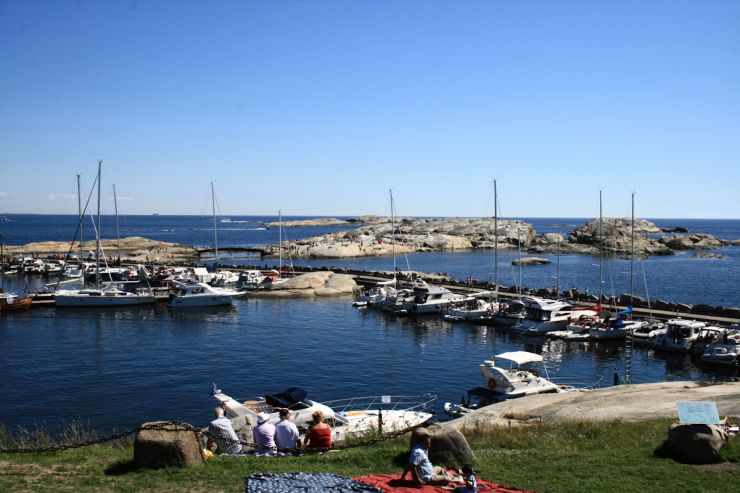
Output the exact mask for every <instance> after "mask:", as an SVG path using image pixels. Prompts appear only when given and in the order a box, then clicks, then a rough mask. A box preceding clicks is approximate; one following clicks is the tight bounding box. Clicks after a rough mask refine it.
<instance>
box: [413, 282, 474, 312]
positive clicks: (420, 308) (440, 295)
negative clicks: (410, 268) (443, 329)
mask: <svg viewBox="0 0 740 493" xmlns="http://www.w3.org/2000/svg"><path fill="white" fill-rule="evenodd" d="M472 299H473V297H472V296H469V295H463V294H457V293H453V292H452V291H450V290H449V289H447V288H445V287H443V286H438V285H435V284H428V283H427V282H426V281H424V280H423V279H417V280H415V281H414V288H413V298H412V299H410V300H408V301H405V302H403V304H402V309H404V310H407V311H408V312H409V313H415V314H429V313H441V312H442V311H443V310H445V309H446V308H447V307H449V306H450V303H463V302H466V301H470V300H472Z"/></svg>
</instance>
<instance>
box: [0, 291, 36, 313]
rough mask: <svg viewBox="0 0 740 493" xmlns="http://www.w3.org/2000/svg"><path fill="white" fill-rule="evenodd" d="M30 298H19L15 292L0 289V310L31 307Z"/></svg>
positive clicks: (7, 310) (16, 309) (8, 310)
mask: <svg viewBox="0 0 740 493" xmlns="http://www.w3.org/2000/svg"><path fill="white" fill-rule="evenodd" d="M31 301H32V300H31V298H19V297H18V295H17V294H15V293H5V292H3V290H2V289H0V312H10V311H18V310H26V309H28V308H30V307H31Z"/></svg>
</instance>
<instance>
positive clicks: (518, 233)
mask: <svg viewBox="0 0 740 493" xmlns="http://www.w3.org/2000/svg"><path fill="white" fill-rule="evenodd" d="M519 226H520V224H519V223H517V225H516V244H517V247H518V248H519V286H518V287H517V294H519V296H521V295H522V236H521V230H520V229H519Z"/></svg>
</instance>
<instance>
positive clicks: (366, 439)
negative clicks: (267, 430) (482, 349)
mask: <svg viewBox="0 0 740 493" xmlns="http://www.w3.org/2000/svg"><path fill="white" fill-rule="evenodd" d="M426 424H428V423H422V424H418V425H414V426H409V427H406V428H403V429H400V430H396V431H393V432H389V433H382V434H380V433H373V432H368V434H367V435H364V436H362V437H358V438H356V439H355V438H352V439H349V440H346V439H345V440H343V441H342V442H339V443H335V444H334V445H333V446H332V448H331V449H326V448H305V449H301V448H278V447H271V448H270V447H263V446H259V447H257V446H256V445H255V444H254V443H250V442H244V441H241V440H233V439H230V438H226V437H223V436H221V435H217V434H214V433H212V432H210V431H208V430H205V429H201V428H197V427H195V426H193V425H191V424H188V423H182V422H180V421H160V422H156V423H147V424H143V425H139V426H136V427H133V428H129V429H127V430H124V431H121V432H118V433H113V434H111V435H108V436H104V437H100V438H94V439H90V440H82V441H79V442H74V443H63V444H50V445H44V446H38V447H0V454H38V453H45V452H60V451H64V450H71V449H78V448H83V447H89V446H92V445H101V444H104V443H107V442H115V441H117V440H121V439H123V438H128V437H131V436H133V435H136V434H137V433H139V432H141V431H145V430H160V431H165V432H173V433H176V432H182V431H192V432H194V433H196V434H197V435H198V437H199V438H200V439H201V440H202V439H204V438H205V439H209V438H210V439H214V440H216V439H217V440H219V441H221V442H225V443H228V444H236V445H240V446H241V447H242V450H243V451H244V450H249V449H252V450H253V449H255V448H259V449H260V451H263V450H269V449H272V450H274V451H275V452H277V453H282V454H285V455H296V454H321V453H325V452H326V451H327V450H347V449H352V448H360V447H368V446H371V445H376V444H378V443H380V442H384V441H388V440H392V439H395V438H398V437H400V436H403V435H405V434H406V433H409V432H411V431H413V430H415V429H417V428H421V427H423V426H425V425H426ZM344 442H348V443H344Z"/></svg>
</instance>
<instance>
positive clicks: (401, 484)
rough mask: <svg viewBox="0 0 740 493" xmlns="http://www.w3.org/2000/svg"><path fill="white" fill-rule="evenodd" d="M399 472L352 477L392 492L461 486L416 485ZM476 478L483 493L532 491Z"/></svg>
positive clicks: (436, 491)
mask: <svg viewBox="0 0 740 493" xmlns="http://www.w3.org/2000/svg"><path fill="white" fill-rule="evenodd" d="M398 478H399V474H368V475H366V476H355V477H354V478H352V479H355V480H357V481H361V482H363V483H367V484H369V485H372V486H375V487H376V488H380V489H382V490H383V491H388V492H392V493H419V492H421V493H448V492H449V491H450V488H451V487H457V486H463V485H461V484H458V483H449V487H444V486H430V485H424V486H421V487H419V486H416V483H414V482H413V481H412V480H410V479H406V480H403V481H401V480H400V479H398ZM476 479H477V480H478V491H480V492H485V493H532V492H527V491H526V490H520V489H517V488H509V487H508V486H504V485H501V484H497V483H491V482H490V481H484V480H482V479H480V478H476Z"/></svg>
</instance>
